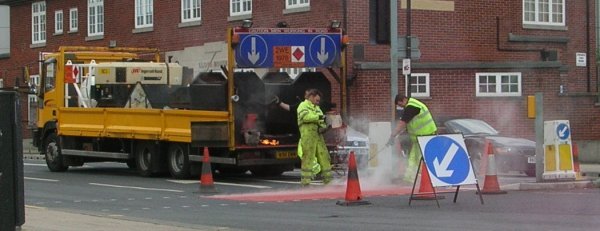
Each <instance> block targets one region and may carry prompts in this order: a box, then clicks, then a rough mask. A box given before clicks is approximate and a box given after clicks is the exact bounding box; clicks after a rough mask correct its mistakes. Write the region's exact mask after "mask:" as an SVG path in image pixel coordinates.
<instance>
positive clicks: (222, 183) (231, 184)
mask: <svg viewBox="0 0 600 231" xmlns="http://www.w3.org/2000/svg"><path fill="white" fill-rule="evenodd" d="M215 184H218V185H228V186H239V187H248V188H271V187H269V186H264V185H251V184H236V183H224V182H215Z"/></svg>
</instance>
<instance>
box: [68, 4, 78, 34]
mask: <svg viewBox="0 0 600 231" xmlns="http://www.w3.org/2000/svg"><path fill="white" fill-rule="evenodd" d="M78 16H79V14H78V13H77V8H71V9H70V10H69V31H71V32H75V31H77V30H78V27H77V25H78V23H79V19H77V17H78Z"/></svg>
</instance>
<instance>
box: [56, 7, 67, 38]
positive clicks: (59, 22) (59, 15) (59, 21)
mask: <svg viewBox="0 0 600 231" xmlns="http://www.w3.org/2000/svg"><path fill="white" fill-rule="evenodd" d="M64 22H65V14H64V13H63V10H55V11H54V34H62V33H63V32H64Z"/></svg>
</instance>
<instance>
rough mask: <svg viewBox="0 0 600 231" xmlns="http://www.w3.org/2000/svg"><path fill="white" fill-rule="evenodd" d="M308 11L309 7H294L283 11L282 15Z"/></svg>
mask: <svg viewBox="0 0 600 231" xmlns="http://www.w3.org/2000/svg"><path fill="white" fill-rule="evenodd" d="M308 11H310V6H302V7H294V8H288V9H283V14H294V13H302V12H308Z"/></svg>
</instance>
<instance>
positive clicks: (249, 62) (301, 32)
mask: <svg viewBox="0 0 600 231" xmlns="http://www.w3.org/2000/svg"><path fill="white" fill-rule="evenodd" d="M234 33H235V34H236V35H239V41H240V42H239V44H238V45H237V46H236V47H235V48H234V52H235V60H236V63H237V66H238V67H242V68H271V67H288V65H289V67H331V66H337V65H339V63H340V62H339V61H340V59H341V41H342V34H341V32H340V31H334V32H330V31H328V30H327V29H293V28H271V29H270V28H262V29H261V28H251V29H249V30H248V31H234ZM276 48H279V49H276ZM286 49H287V50H288V53H289V54H288V53H286V54H287V56H285V55H284V56H278V57H277V59H276V58H274V56H275V53H277V52H280V53H281V50H284V51H285V50H286ZM280 55H281V54H280ZM288 57H289V60H283V61H284V62H281V61H282V60H279V59H281V58H284V59H285V58H288Z"/></svg>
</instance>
